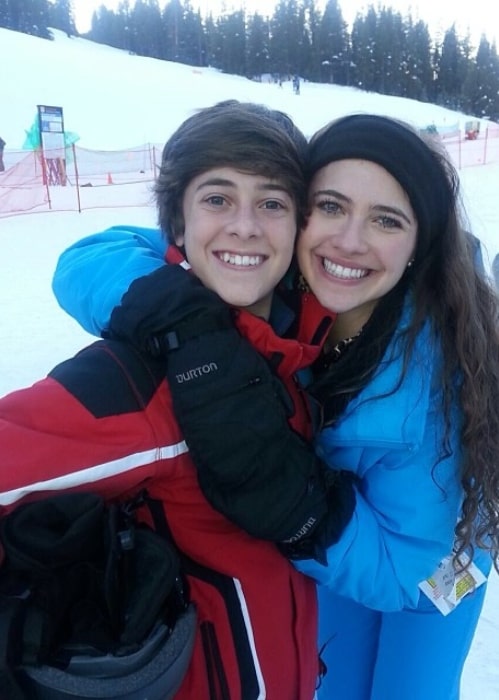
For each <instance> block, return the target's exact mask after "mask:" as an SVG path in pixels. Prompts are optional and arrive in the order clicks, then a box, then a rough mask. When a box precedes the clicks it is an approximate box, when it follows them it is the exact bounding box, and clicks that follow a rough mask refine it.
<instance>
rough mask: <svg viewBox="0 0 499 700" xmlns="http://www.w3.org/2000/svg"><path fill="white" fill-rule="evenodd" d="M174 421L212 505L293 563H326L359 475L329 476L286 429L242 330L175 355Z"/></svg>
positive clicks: (286, 411)
mask: <svg viewBox="0 0 499 700" xmlns="http://www.w3.org/2000/svg"><path fill="white" fill-rule="evenodd" d="M168 379H169V382H170V390H171V392H172V396H173V404H174V408H175V415H176V417H177V420H178V422H179V425H180V427H181V429H182V432H183V434H184V437H185V440H186V442H187V444H188V446H189V449H190V452H191V455H192V458H193V460H194V463H195V464H196V466H197V469H198V480H199V484H200V486H201V489H202V491H203V493H204V495H205V496H206V498H207V500H208V501H209V502H210V503H211V504H212V506H213V507H214V508H215V509H216V510H218V511H219V512H221V513H223V514H224V515H225V516H226V517H227V518H228V519H229V520H231V521H232V522H234V523H236V524H237V525H239V526H240V527H241V528H242V529H244V530H246V532H248V533H249V534H251V535H253V536H254V537H258V538H260V539H265V540H270V541H272V542H275V543H277V544H279V546H280V548H281V551H282V552H283V553H284V554H285V555H286V556H287V557H288V558H293V559H304V558H315V559H317V560H318V561H321V562H323V563H325V549H326V548H327V547H328V546H330V545H331V544H333V543H334V542H336V541H337V540H338V538H339V536H340V535H341V533H342V531H343V529H344V527H345V525H346V524H347V523H348V522H349V520H350V518H351V516H352V513H353V509H354V506H355V491H354V488H353V483H352V477H351V475H350V474H348V473H346V472H338V471H332V470H330V469H328V468H327V467H326V466H325V465H324V464H323V463H322V462H321V461H320V459H319V458H318V457H317V456H316V454H315V452H314V450H313V447H312V445H310V444H308V443H307V442H306V441H305V440H304V439H303V438H302V437H301V436H300V435H298V434H297V433H296V432H295V431H293V430H292V428H291V427H290V426H289V424H288V418H289V415H290V408H291V406H290V401H289V397H288V395H287V392H286V391H285V389H284V387H283V386H282V384H281V382H280V381H279V380H278V379H277V378H276V377H275V375H274V374H273V373H272V371H271V370H270V368H269V366H268V364H267V362H266V361H265V360H264V358H262V357H261V356H260V355H259V354H258V353H257V352H256V351H255V349H254V348H253V347H252V346H251V345H250V344H249V343H248V341H247V340H245V339H244V338H242V337H241V336H240V335H239V334H238V332H237V331H236V330H235V329H229V330H223V331H217V332H215V333H211V334H209V335H205V336H203V337H201V338H191V339H190V340H187V341H186V342H185V343H183V344H181V345H180V347H179V348H178V349H177V350H175V351H172V352H171V353H170V354H169V356H168Z"/></svg>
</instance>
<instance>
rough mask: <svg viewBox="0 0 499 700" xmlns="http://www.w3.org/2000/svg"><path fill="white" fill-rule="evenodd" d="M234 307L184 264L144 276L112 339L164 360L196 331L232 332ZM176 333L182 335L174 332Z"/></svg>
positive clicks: (125, 303)
mask: <svg viewBox="0 0 499 700" xmlns="http://www.w3.org/2000/svg"><path fill="white" fill-rule="evenodd" d="M232 325H233V324H232V317H231V311H230V308H229V307H228V306H227V304H225V303H224V302H223V301H222V300H221V299H220V297H219V296H218V295H217V294H215V292H212V291H211V290H210V289H207V288H206V287H205V286H204V285H203V284H202V283H201V282H200V281H199V279H198V278H197V277H195V276H194V275H193V274H191V273H189V272H187V271H186V270H184V269H183V268H182V267H181V266H180V265H163V266H162V267H160V268H158V269H157V270H155V271H154V272H151V274H149V275H145V276H144V277H139V278H138V279H136V280H135V281H134V282H132V284H131V285H130V287H129V289H128V291H127V292H126V293H125V294H124V296H123V299H122V300H121V304H120V305H119V306H117V307H116V308H115V309H114V310H113V312H112V314H111V319H110V323H109V332H108V333H106V335H107V336H110V337H113V338H120V339H121V340H126V341H128V342H129V343H131V344H132V345H134V346H135V347H137V348H139V349H140V350H142V351H146V352H149V353H150V354H152V355H154V356H156V357H159V356H161V355H164V356H166V353H167V352H168V351H169V350H170V349H171V347H172V346H174V345H175V343H176V342H177V340H176V338H179V339H180V338H184V337H186V336H185V334H184V330H185V333H186V334H190V333H192V332H194V333H196V334H202V333H206V332H208V331H213V330H216V329H220V328H229V327H232ZM173 328H175V331H176V333H175V334H173V335H170V334H169V333H168V331H169V330H170V329H173Z"/></svg>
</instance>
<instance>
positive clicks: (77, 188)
mask: <svg viewBox="0 0 499 700" xmlns="http://www.w3.org/2000/svg"><path fill="white" fill-rule="evenodd" d="M71 150H72V151H73V163H74V166H75V185H76V200H77V202H78V213H79V214H81V200H80V178H79V174H78V163H77V162H76V148H75V145H74V143H72V144H71Z"/></svg>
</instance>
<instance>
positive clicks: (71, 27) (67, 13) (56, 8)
mask: <svg viewBox="0 0 499 700" xmlns="http://www.w3.org/2000/svg"><path fill="white" fill-rule="evenodd" d="M48 8H49V24H50V26H51V27H54V29H60V30H61V31H62V32H66V34H67V36H68V37H70V36H75V35H76V34H77V31H76V27H75V23H74V18H73V8H72V3H71V0H53V1H52V2H51V3H49V6H48Z"/></svg>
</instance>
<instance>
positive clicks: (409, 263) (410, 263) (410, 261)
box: [407, 258, 414, 269]
mask: <svg viewBox="0 0 499 700" xmlns="http://www.w3.org/2000/svg"><path fill="white" fill-rule="evenodd" d="M413 263H414V258H412V260H409V262H408V263H407V269H409V268H410V267H412V265H413Z"/></svg>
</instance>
